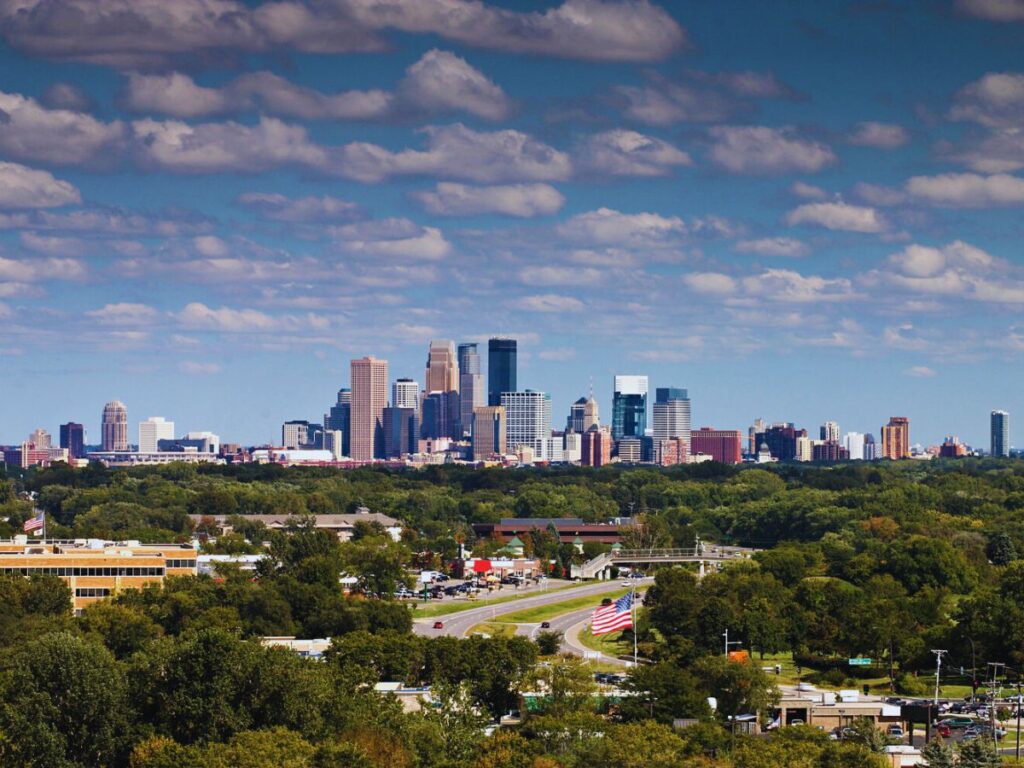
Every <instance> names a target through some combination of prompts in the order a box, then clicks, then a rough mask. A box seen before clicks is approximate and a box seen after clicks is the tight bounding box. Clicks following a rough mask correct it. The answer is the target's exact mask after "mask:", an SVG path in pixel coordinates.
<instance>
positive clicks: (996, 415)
mask: <svg viewBox="0 0 1024 768" xmlns="http://www.w3.org/2000/svg"><path fill="white" fill-rule="evenodd" d="M989 426H990V439H989V453H990V454H992V455H993V456H995V457H997V458H1005V457H1007V456H1009V455H1010V414H1009V413H1007V412H1006V411H992V418H991V421H990V425H989ZM62 445H63V443H62Z"/></svg>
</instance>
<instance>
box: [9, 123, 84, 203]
mask: <svg viewBox="0 0 1024 768" xmlns="http://www.w3.org/2000/svg"><path fill="white" fill-rule="evenodd" d="M2 132H3V131H2V129H0V134H2ZM0 140H2V139H0ZM80 202H82V196H81V195H80V194H79V192H78V190H77V189H76V188H75V186H74V185H73V184H70V183H69V182H66V181H61V180H60V179H56V178H54V176H53V174H51V173H49V172H47V171H37V170H35V169H34V168H27V167H25V166H24V165H19V164H18V163H5V162H2V161H0V208H56V207H58V206H61V205H70V204H72V203H80Z"/></svg>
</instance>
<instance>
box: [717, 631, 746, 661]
mask: <svg viewBox="0 0 1024 768" xmlns="http://www.w3.org/2000/svg"><path fill="white" fill-rule="evenodd" d="M722 636H723V637H724V638H725V655H726V656H728V655H729V646H730V645H743V641H742V640H733V641H731V642H730V640H729V630H728V629H726V630H725V632H723V633H722Z"/></svg>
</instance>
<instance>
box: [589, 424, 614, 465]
mask: <svg viewBox="0 0 1024 768" xmlns="http://www.w3.org/2000/svg"><path fill="white" fill-rule="evenodd" d="M614 442H615V441H614V440H613V439H612V433H611V430H609V429H608V427H599V426H598V425H597V424H595V425H594V426H592V427H591V428H590V429H588V430H587V431H586V432H584V433H583V435H582V436H581V439H580V464H582V465H583V466H584V467H603V466H605V465H606V464H610V463H611V460H612V445H613V444H614Z"/></svg>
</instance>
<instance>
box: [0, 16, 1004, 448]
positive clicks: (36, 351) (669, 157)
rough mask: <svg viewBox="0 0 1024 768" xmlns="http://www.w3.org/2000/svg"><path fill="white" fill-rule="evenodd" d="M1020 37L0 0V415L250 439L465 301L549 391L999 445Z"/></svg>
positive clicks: (447, 320)
mask: <svg viewBox="0 0 1024 768" xmlns="http://www.w3.org/2000/svg"><path fill="white" fill-rule="evenodd" d="M1022 50H1024V0H933V1H931V2H924V0H921V1H920V2H913V1H912V0H906V1H905V2H899V1H898V0H856V1H849V2H847V1H845V0H832V1H828V2H822V1H821V0H808V1H806V2H804V1H802V0H792V2H786V3H755V2H750V1H749V0H743V1H740V0H716V2H684V1H683V0H679V1H678V2H675V1H673V2H665V3H660V4H659V3H654V2H645V1H644V0H547V1H546V2H527V1H526V0H515V1H513V0H506V1H504V2H494V1H492V0H487V2H479V1H476V2H469V1H468V0H389V1H388V2H386V3H385V2H382V1H381V0H275V1H273V2H258V1H257V0H253V1H252V2H241V1H240V0H0V328H2V329H3V333H2V335H0V395H2V397H0V442H19V441H21V440H23V439H24V438H25V437H26V436H27V433H28V432H29V431H30V430H31V429H33V428H35V427H37V426H43V427H45V428H48V429H50V430H54V431H55V430H56V427H57V425H58V424H59V423H60V422H62V421H66V420H78V421H82V422H84V423H85V425H86V427H87V429H88V430H89V432H90V437H91V438H92V439H94V440H95V439H98V423H99V416H100V411H101V408H102V406H103V403H104V402H105V401H106V400H109V399H113V398H118V399H121V400H123V401H124V402H125V403H126V404H127V405H128V408H129V420H130V422H131V423H132V432H133V433H134V423H135V422H136V421H138V420H139V419H141V418H145V417H146V416H149V415H154V414H160V415H163V416H166V417H167V418H171V419H174V420H175V421H176V422H177V424H178V427H179V431H184V430H186V429H212V430H214V431H216V432H218V433H219V434H221V435H222V437H223V438H224V439H231V440H240V441H243V442H263V441H268V440H271V439H273V438H274V437H275V435H279V425H280V423H281V421H283V420H285V419H289V418H309V419H311V420H319V418H320V414H322V413H323V411H324V410H325V409H326V408H327V407H328V406H329V405H330V403H331V402H332V400H333V397H334V392H335V391H336V390H337V389H338V387H340V386H347V384H348V362H349V360H350V359H351V358H353V357H358V356H361V355H364V354H374V355H376V356H378V357H383V358H386V359H388V360H389V361H390V364H391V366H390V367H391V375H392V377H393V378H394V377H398V376H402V375H408V376H412V377H414V378H416V379H418V380H421V381H422V377H423V364H424V362H425V358H426V350H427V344H428V341H429V340H430V339H431V338H451V339H455V340H456V341H469V340H481V341H483V340H486V338H487V336H488V335H492V334H501V335H513V336H516V337H518V338H519V340H520V374H519V380H520V384H521V386H524V387H531V388H534V389H543V390H548V391H550V392H551V393H552V396H553V400H554V413H555V421H556V423H557V422H561V421H563V420H564V415H565V413H566V412H567V409H568V405H569V403H570V402H571V401H572V400H573V399H575V398H576V397H578V396H579V395H580V394H583V393H585V392H586V391H587V389H588V387H589V386H590V382H591V381H593V385H594V388H595V392H596V394H597V396H598V399H599V401H600V403H601V405H602V407H603V408H604V409H605V413H606V414H607V412H608V410H610V390H611V378H612V376H613V374H615V373H646V374H648V375H649V376H650V377H651V384H652V387H653V386H658V385H662V386H667V385H673V386H683V387H688V388H689V389H690V393H691V397H692V398H693V402H694V406H693V408H694V422H695V424H694V425H695V426H699V425H705V424H707V425H714V426H717V427H722V428H726V427H729V428H741V429H745V428H746V426H747V425H748V424H749V423H750V421H751V420H752V419H754V418H755V417H758V416H762V417H764V418H766V419H768V420H770V421H781V420H785V421H795V422H797V423H798V424H799V425H802V426H806V427H808V428H810V429H811V430H812V431H813V432H816V431H817V425H818V424H820V423H821V422H822V421H823V420H825V419H836V420H838V421H839V422H840V426H841V428H842V429H843V431H847V430H858V431H870V432H874V433H876V435H877V433H878V428H879V425H880V424H881V423H883V422H884V421H885V420H886V419H887V418H888V416H890V415H893V414H900V415H907V416H909V417H910V418H911V420H912V439H913V440H914V441H915V442H916V441H920V442H924V443H929V442H937V441H939V440H941V439H942V436H943V435H944V434H947V433H956V434H959V435H960V436H961V437H963V438H964V439H966V440H968V441H971V442H974V443H975V444H979V445H987V440H988V412H989V411H990V410H991V409H992V408H996V407H999V408H1006V409H1008V410H1010V411H1011V412H1012V413H1013V414H1014V416H1016V417H1017V419H1016V421H1015V422H1014V424H1013V433H1014V434H1013V442H1014V443H1015V444H1017V445H1020V444H1021V443H1022V442H1024V440H1022V438H1021V434H1022V433H1021V427H1020V426H1019V425H1020V424H1021V423H1022V421H1024V394H1022V391H1024V390H1022V387H1021V378H1022V377H1021V373H1022V372H1024V256H1022V245H1021V244H1022V242H1024V224H1022V218H1021V213H1022V210H1024V57H1022V55H1021V51H1022ZM1018 414H1019V416H1018Z"/></svg>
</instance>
